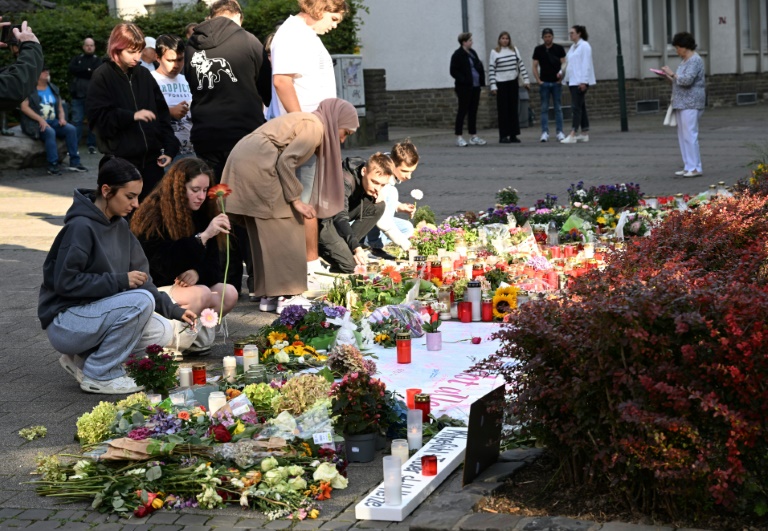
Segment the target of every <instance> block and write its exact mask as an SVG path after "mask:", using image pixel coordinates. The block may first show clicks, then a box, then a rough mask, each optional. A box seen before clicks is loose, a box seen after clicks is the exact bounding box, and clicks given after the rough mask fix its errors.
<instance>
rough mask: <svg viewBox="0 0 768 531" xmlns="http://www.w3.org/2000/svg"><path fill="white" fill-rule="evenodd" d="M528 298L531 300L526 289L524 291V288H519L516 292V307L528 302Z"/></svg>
mask: <svg viewBox="0 0 768 531" xmlns="http://www.w3.org/2000/svg"><path fill="white" fill-rule="evenodd" d="M529 300H531V298H530V297H529V296H528V292H527V291H525V290H524V289H521V290H520V291H518V292H517V307H518V308H519V307H520V306H522V305H523V304H525V303H526V302H528V301H529Z"/></svg>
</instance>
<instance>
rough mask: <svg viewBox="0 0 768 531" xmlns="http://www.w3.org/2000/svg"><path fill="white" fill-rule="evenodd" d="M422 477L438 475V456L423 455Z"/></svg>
mask: <svg viewBox="0 0 768 531" xmlns="http://www.w3.org/2000/svg"><path fill="white" fill-rule="evenodd" d="M421 475H422V476H436V475H437V456H436V455H423V456H422V457H421Z"/></svg>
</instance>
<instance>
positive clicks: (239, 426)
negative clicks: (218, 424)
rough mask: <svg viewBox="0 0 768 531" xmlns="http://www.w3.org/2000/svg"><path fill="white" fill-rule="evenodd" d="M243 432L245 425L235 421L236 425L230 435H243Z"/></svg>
mask: <svg viewBox="0 0 768 531" xmlns="http://www.w3.org/2000/svg"><path fill="white" fill-rule="evenodd" d="M244 431H245V425H244V424H243V423H242V422H240V421H239V420H238V421H237V424H235V429H234V430H233V431H232V435H237V434H238V433H243V432H244Z"/></svg>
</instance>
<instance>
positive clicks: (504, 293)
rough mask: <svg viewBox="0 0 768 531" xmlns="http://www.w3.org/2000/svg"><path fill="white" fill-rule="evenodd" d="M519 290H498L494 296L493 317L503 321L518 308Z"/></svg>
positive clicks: (508, 288)
mask: <svg viewBox="0 0 768 531" xmlns="http://www.w3.org/2000/svg"><path fill="white" fill-rule="evenodd" d="M517 291H518V290H517V288H516V287H515V286H509V287H506V288H498V289H497V290H496V294H495V295H494V296H493V316H494V317H495V318H497V319H503V318H504V316H505V315H507V314H508V313H510V312H511V311H512V310H514V309H515V308H517Z"/></svg>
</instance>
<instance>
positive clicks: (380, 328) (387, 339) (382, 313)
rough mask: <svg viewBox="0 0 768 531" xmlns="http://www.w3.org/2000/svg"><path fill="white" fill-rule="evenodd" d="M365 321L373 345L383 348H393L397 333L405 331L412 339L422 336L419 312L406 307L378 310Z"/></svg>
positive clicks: (386, 307) (399, 306)
mask: <svg viewBox="0 0 768 531" xmlns="http://www.w3.org/2000/svg"><path fill="white" fill-rule="evenodd" d="M367 320H368V323H369V324H370V327H371V331H372V332H373V334H374V338H373V341H374V343H376V344H377V345H381V346H383V347H388V348H389V347H394V346H395V336H396V334H397V333H398V332H404V331H407V332H410V333H411V336H413V337H421V336H422V335H424V330H423V329H422V319H421V317H420V315H419V312H417V311H415V310H414V309H413V308H410V307H408V306H403V305H397V306H385V307H383V308H378V309H376V310H375V311H374V312H373V313H371V315H370V316H368V318H367Z"/></svg>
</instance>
